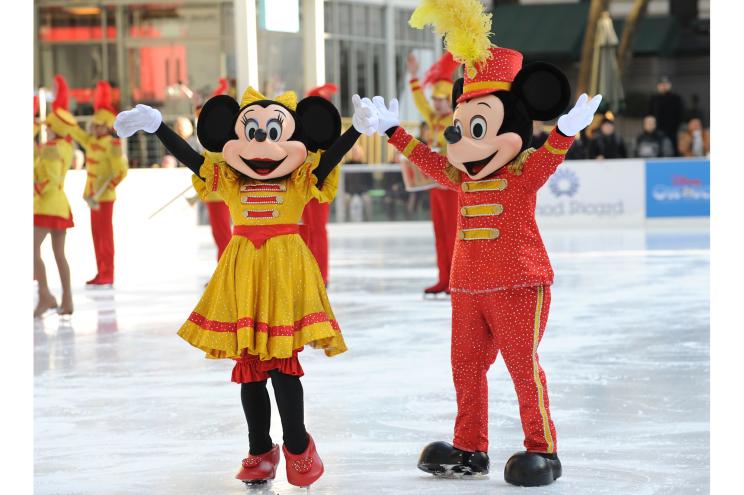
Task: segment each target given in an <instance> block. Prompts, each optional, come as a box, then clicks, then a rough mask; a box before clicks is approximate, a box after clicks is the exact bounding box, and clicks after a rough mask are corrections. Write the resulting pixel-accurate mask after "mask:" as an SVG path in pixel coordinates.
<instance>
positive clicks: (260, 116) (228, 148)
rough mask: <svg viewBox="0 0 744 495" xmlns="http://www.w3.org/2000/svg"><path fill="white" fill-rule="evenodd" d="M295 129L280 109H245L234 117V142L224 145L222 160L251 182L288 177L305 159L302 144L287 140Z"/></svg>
mask: <svg viewBox="0 0 744 495" xmlns="http://www.w3.org/2000/svg"><path fill="white" fill-rule="evenodd" d="M295 126H296V123H295V117H294V115H293V114H292V113H290V111H289V110H287V109H286V108H285V107H283V106H282V105H279V104H269V105H267V106H262V105H249V106H247V107H246V108H244V109H243V110H242V111H241V112H240V113H239V114H238V117H237V120H236V121H235V127H234V132H235V136H237V139H231V140H229V141H227V143H225V146H224V147H223V149H222V154H223V157H224V159H225V161H226V162H227V163H228V165H230V166H231V167H232V168H234V169H235V170H237V171H238V172H240V173H242V174H243V175H247V176H248V177H251V178H252V179H257V180H267V179H276V178H279V177H284V176H286V175H289V174H291V173H292V172H294V171H295V169H297V167H299V166H300V165H302V164H303V163H304V162H305V159H306V158H307V148H306V146H305V144H304V143H303V142H301V141H293V140H290V138H291V137H292V136H293V135H294V133H295V128H296V127H295Z"/></svg>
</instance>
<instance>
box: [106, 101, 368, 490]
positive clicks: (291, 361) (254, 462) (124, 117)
mask: <svg viewBox="0 0 744 495" xmlns="http://www.w3.org/2000/svg"><path fill="white" fill-rule="evenodd" d="M115 126H116V129H117V132H118V133H119V135H120V136H122V137H127V136H130V135H132V134H133V133H134V132H136V131H137V130H144V131H146V132H150V133H155V134H156V135H157V136H158V138H160V140H161V141H162V142H163V144H164V145H165V146H166V148H167V149H168V150H169V151H170V152H171V153H172V154H173V155H174V156H175V157H176V158H177V159H178V160H179V161H181V162H182V163H183V164H185V165H186V166H187V167H189V168H190V169H191V170H192V171H193V172H194V174H195V175H194V177H193V182H194V185H195V187H196V188H197V191H198V192H199V193H200V195H202V196H203V195H205V194H206V193H207V192H218V193H219V194H220V196H221V197H222V198H223V199H224V201H225V202H226V203H227V205H228V206H229V208H230V214H231V216H232V220H233V223H234V224H235V227H234V231H233V237H232V239H231V240H230V243H229V244H228V246H227V249H226V250H225V252H224V253H223V254H222V257H221V258H220V260H219V263H218V264H217V268H216V270H215V272H214V274H213V275H212V278H211V280H210V281H209V284H208V285H207V287H206V290H205V292H204V295H203V296H202V297H201V300H200V301H199V303H198V304H197V306H196V308H195V309H194V311H193V312H192V313H191V316H190V317H189V319H188V321H187V322H186V323H184V324H183V326H182V327H181V329H180V330H179V332H178V334H179V335H180V336H181V337H182V338H183V339H185V340H186V341H187V342H189V343H190V344H191V345H193V346H195V347H197V348H199V349H201V350H203V351H205V352H206V355H207V357H209V358H231V359H234V360H235V361H236V363H235V367H234V368H233V372H232V381H233V382H235V383H240V384H241V399H242V403H243V410H244V412H245V417H246V420H247V423H248V439H249V444H250V451H249V455H248V457H246V458H245V459H243V463H242V467H241V469H240V471H239V472H238V474H237V476H236V478H237V479H239V480H242V481H244V482H246V483H257V482H263V481H266V480H271V479H273V478H274V476H275V474H276V468H277V465H278V463H279V446H278V445H275V444H273V442H272V440H271V437H270V435H269V424H270V416H271V405H270V403H269V395H268V392H267V390H266V382H267V380H268V379H269V378H271V382H272V386H273V388H274V394H275V396H276V402H277V407H278V409H279V414H280V416H281V421H282V429H283V434H284V435H283V436H284V447H283V451H284V457H285V459H286V469H287V479H288V481H289V482H290V483H291V484H293V485H296V486H308V485H310V484H311V483H313V482H315V481H316V480H317V479H318V478H319V477H320V476H321V475H322V474H323V463H322V461H321V459H320V456H319V455H318V452H317V450H316V448H315V443H314V441H313V439H312V437H311V436H310V435H309V434H308V433H307V432H306V430H305V425H304V415H303V391H302V384H301V383H300V377H301V376H302V375H303V371H302V367H301V366H300V361H299V359H298V356H297V354H298V352H300V351H301V350H302V349H303V347H304V346H305V345H310V346H312V347H314V348H318V349H324V350H325V353H326V355H327V356H335V355H337V354H340V353H342V352H344V351H346V344H345V343H344V339H343V337H342V335H341V331H340V328H339V325H338V323H337V322H336V319H335V317H334V315H333V311H332V310H331V305H330V303H329V301H328V296H327V295H326V290H325V285H324V284H323V279H322V277H321V274H320V271H319V270H318V265H317V263H316V262H315V259H314V258H313V256H312V254H311V253H310V251H309V250H308V248H307V246H306V245H305V243H304V242H303V240H302V239H301V237H300V236H299V225H298V222H299V220H300V215H301V214H302V210H303V208H304V207H305V205H306V204H307V202H308V201H309V200H310V199H312V198H315V199H317V200H318V201H320V202H323V203H327V202H330V201H331V200H333V197H334V195H335V194H336V188H337V186H338V177H339V170H338V168H337V167H336V165H337V164H338V163H339V162H340V160H341V158H342V157H343V155H344V154H345V153H346V152H347V151H348V150H349V149H350V148H351V146H352V145H353V144H354V143H355V142H356V140H357V138H358V137H359V132H357V131H356V129H354V128H351V129H349V130H348V131H346V132H345V133H344V134H343V135H340V132H341V118H340V116H339V114H338V111H337V110H336V108H335V107H334V106H333V105H332V104H331V103H330V102H328V101H326V100H325V99H323V98H320V97H313V96H311V97H307V98H305V99H303V100H302V101H300V102H299V103H298V102H297V96H296V95H295V93H293V92H287V93H284V94H282V95H281V96H278V97H276V98H275V99H273V100H270V99H268V98H266V97H265V96H263V95H262V94H260V93H259V92H258V91H256V90H255V89H253V88H250V87H249V88H248V89H247V90H246V91H245V93H244V94H243V96H242V99H241V101H240V104H238V102H236V101H235V100H234V99H233V98H231V97H229V96H226V95H221V96H215V97H213V98H211V99H210V100H208V101H207V102H206V104H205V105H204V107H203V109H202V111H201V114H200V116H199V121H198V123H197V136H198V138H199V141H200V142H201V143H202V145H203V146H204V147H205V148H206V150H207V151H206V152H205V153H204V154H203V155H200V154H199V153H197V152H195V151H194V150H193V149H192V148H191V147H190V146H189V145H188V144H187V143H186V142H185V141H183V140H182V139H181V138H180V137H179V136H177V135H176V134H175V133H174V132H173V131H172V130H171V129H170V128H169V127H167V126H166V125H165V124H163V123H162V116H161V115H160V112H158V111H157V110H155V109H153V108H150V107H148V106H146V105H137V107H136V108H134V109H133V110H129V111H126V112H122V113H121V114H120V115H119V117H118V118H117V121H116V124H115ZM323 150H327V151H323Z"/></svg>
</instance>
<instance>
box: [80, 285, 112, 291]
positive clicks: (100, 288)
mask: <svg viewBox="0 0 744 495" xmlns="http://www.w3.org/2000/svg"><path fill="white" fill-rule="evenodd" d="M85 288H86V289H90V290H108V289H113V288H114V284H86V285H85Z"/></svg>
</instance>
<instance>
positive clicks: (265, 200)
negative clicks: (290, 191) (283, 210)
mask: <svg viewBox="0 0 744 495" xmlns="http://www.w3.org/2000/svg"><path fill="white" fill-rule="evenodd" d="M280 197H281V196H243V198H241V201H240V202H241V203H242V204H244V205H251V204H256V205H278V204H281V202H280V201H279V198H280Z"/></svg>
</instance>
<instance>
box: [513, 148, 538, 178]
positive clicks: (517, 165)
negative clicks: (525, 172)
mask: <svg viewBox="0 0 744 495" xmlns="http://www.w3.org/2000/svg"><path fill="white" fill-rule="evenodd" d="M534 152H535V148H527V149H526V150H524V151H523V152H521V153H520V154H519V155H517V157H516V158H515V159H514V160H512V161H511V163H509V165H507V166H506V168H507V169H508V170H509V172H511V173H513V174H514V175H522V169H524V162H526V161H527V160H528V159H529V158H530V155H532V153H534Z"/></svg>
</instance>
